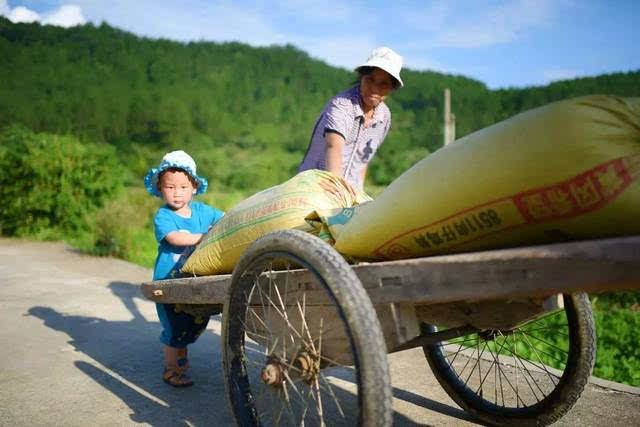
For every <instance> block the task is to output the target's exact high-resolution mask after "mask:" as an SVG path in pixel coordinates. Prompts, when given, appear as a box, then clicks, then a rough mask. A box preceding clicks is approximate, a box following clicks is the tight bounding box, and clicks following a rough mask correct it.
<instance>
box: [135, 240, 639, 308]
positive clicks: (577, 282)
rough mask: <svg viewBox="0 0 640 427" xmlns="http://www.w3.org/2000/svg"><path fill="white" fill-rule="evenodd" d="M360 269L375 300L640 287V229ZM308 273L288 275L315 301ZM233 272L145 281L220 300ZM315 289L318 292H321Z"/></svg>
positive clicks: (164, 290)
mask: <svg viewBox="0 0 640 427" xmlns="http://www.w3.org/2000/svg"><path fill="white" fill-rule="evenodd" d="M353 268H354V271H355V272H356V274H357V275H358V277H359V278H360V280H361V281H362V283H363V285H364V286H365V288H366V289H367V291H368V293H369V296H370V297H371V300H372V301H373V303H374V304H383V303H401V302H407V303H413V304H417V305H422V304H440V303H448V302H455V301H469V302H472V301H483V300H497V299H512V298H526V297H545V296H549V295H553V294H557V293H571V292H578V291H585V292H603V291H616V290H627V289H640V235H637V236H629V237H619V238H611V239H599V240H587V241H580V242H570V243H558V244H552V245H542V246H529V247H521V248H511V249H500V250H491V251H483V252H473V253H465V254H455V255H445V256H435V257H429V258H417V259H408V260H400V261H388V262H379V263H371V264H368V263H362V264H358V265H355V266H354V267H353ZM311 282H312V280H311V278H310V276H309V273H308V272H306V271H295V272H292V273H291V276H290V277H289V283H290V284H291V286H292V288H291V289H293V290H294V291H295V290H296V288H297V290H299V291H303V290H305V292H306V293H307V298H309V299H308V302H309V303H310V304H312V303H313V298H311V297H312V295H313V293H314V292H313V291H311V290H310V289H308V287H309V284H310V283H311ZM230 283H231V276H230V275H219V276H204V277H197V278H185V279H175V280H165V281H157V282H146V283H143V284H142V285H141V289H142V292H143V294H144V295H145V297H147V298H149V299H151V300H153V301H156V302H165V303H166V302H171V303H194V304H195V303H199V304H220V303H223V302H224V297H225V295H226V291H227V287H228V286H229V284H230ZM316 292H317V291H316Z"/></svg>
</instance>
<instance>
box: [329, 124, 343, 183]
mask: <svg viewBox="0 0 640 427" xmlns="http://www.w3.org/2000/svg"><path fill="white" fill-rule="evenodd" d="M324 140H325V141H326V142H327V150H326V153H325V158H326V162H327V166H326V167H327V171H328V172H331V173H333V174H335V175H338V176H342V152H343V151H344V138H343V137H342V135H340V134H338V133H335V132H327V133H326V134H325V135H324Z"/></svg>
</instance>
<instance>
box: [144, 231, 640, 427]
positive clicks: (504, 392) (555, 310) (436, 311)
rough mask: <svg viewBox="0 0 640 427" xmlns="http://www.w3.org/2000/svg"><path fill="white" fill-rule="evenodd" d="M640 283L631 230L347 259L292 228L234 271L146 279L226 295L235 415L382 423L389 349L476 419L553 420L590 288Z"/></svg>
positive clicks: (569, 375)
mask: <svg viewBox="0 0 640 427" xmlns="http://www.w3.org/2000/svg"><path fill="white" fill-rule="evenodd" d="M638 288H640V236H630V237H622V238H612V239H600V240H590V241H580V242H571V243H561V244H553V245H546V246H531V247H521V248H515V249H502V250H491V251H484V252H475V253H466V254H456V255H446V256H436V257H428V258H419V259H409V260H401V261H390V262H379V263H364V264H357V265H353V266H352V265H349V264H348V263H347V262H345V260H344V259H343V257H341V256H340V255H339V254H338V253H337V252H336V251H335V250H334V249H333V248H332V247H330V246H329V245H327V244H326V243H324V242H323V241H321V240H320V239H318V238H316V237H314V236H312V235H309V234H306V233H302V232H298V231H295V230H286V231H278V232H275V233H271V234H269V235H266V236H264V237H262V238H260V239H258V240H256V241H255V242H254V243H253V244H252V245H251V246H250V247H249V248H248V249H247V251H246V252H245V253H244V255H243V256H242V258H241V259H240V260H239V262H238V263H237V265H236V267H235V270H234V272H233V274H231V275H218V276H204V277H194V278H182V279H175V280H166V281H156V282H148V283H143V284H142V292H143V293H144V295H145V296H146V297H147V298H149V299H151V300H153V301H156V302H160V303H179V304H205V305H206V306H205V307H210V308H211V309H212V310H215V309H216V308H218V307H220V308H221V307H222V306H223V307H224V308H223V310H224V311H223V317H222V320H223V330H222V346H223V367H224V374H225V381H226V386H227V387H226V390H227V397H228V399H229V402H230V404H231V407H232V410H233V414H234V416H235V417H236V420H237V422H238V424H239V425H243V426H244V425H260V424H264V425H305V426H309V425H363V426H374V425H376V426H377V425H381V426H383V425H384V426H388V425H391V419H392V409H391V405H392V395H391V386H390V379H389V369H388V365H387V358H386V354H387V353H388V352H396V351H401V350H405V349H409V348H415V347H422V348H423V350H424V354H425V357H426V360H427V362H428V364H429V366H430V367H431V369H432V371H433V373H434V375H435V377H436V378H437V380H438V381H439V383H440V384H441V385H442V386H443V387H444V389H445V390H446V392H447V393H448V394H449V395H450V396H451V397H452V398H453V400H454V401H456V402H457V403H458V404H459V405H460V406H461V407H462V408H464V409H465V410H466V411H468V412H470V413H472V414H474V415H475V416H477V417H478V418H480V419H481V420H483V421H484V422H486V423H489V424H521V425H546V424H550V423H552V422H554V421H556V420H558V419H559V418H561V417H562V416H563V415H564V414H565V413H566V412H567V411H568V410H569V409H570V408H571V407H572V406H573V404H574V403H575V402H576V401H577V399H578V398H579V396H580V394H581V392H582V391H583V389H584V387H585V385H586V383H587V381H588V378H589V376H590V374H591V371H592V368H593V364H594V361H595V349H596V337H595V326H594V321H593V315H592V312H591V307H590V304H589V299H588V297H587V293H589V292H602V291H614V290H622V289H638ZM221 305H222V306H221ZM552 366H553V367H552ZM421 369H423V366H416V381H419V380H420V370H421Z"/></svg>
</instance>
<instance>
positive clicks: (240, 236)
mask: <svg viewBox="0 0 640 427" xmlns="http://www.w3.org/2000/svg"><path fill="white" fill-rule="evenodd" d="M367 200H371V198H370V197H369V196H367V195H366V194H365V193H363V192H357V191H356V190H354V189H353V187H351V185H349V184H348V183H347V182H346V181H344V180H343V179H342V178H340V177H338V176H336V175H333V174H331V173H329V172H324V171H320V170H308V171H304V172H301V173H299V174H298V175H296V176H295V177H293V178H291V179H290V180H288V181H286V182H285V183H283V184H280V185H277V186H275V187H271V188H268V189H266V190H264V191H261V192H259V193H256V194H254V195H253V196H251V197H249V198H248V199H245V200H243V201H242V202H240V203H239V204H238V205H236V206H235V207H234V208H233V209H231V210H229V211H228V212H227V213H226V214H225V216H224V217H222V219H221V220H220V221H218V222H217V223H216V224H215V225H214V226H213V227H212V228H211V230H210V231H209V233H207V235H206V236H205V238H204V239H203V240H202V242H201V243H200V244H199V245H198V248H197V249H196V250H195V252H194V253H193V254H192V255H191V256H190V257H189V259H188V260H187V262H186V263H185V265H184V266H183V267H182V272H183V273H187V274H197V275H207V274H220V273H229V272H231V271H232V270H233V267H234V265H235V263H236V261H237V260H238V259H239V258H240V256H241V255H242V253H243V252H244V250H245V249H246V248H247V247H248V246H249V245H250V244H251V243H252V242H253V241H254V240H256V239H257V238H259V237H260V236H263V235H264V234H266V233H269V232H271V231H276V230H284V229H290V228H297V229H302V230H305V231H309V232H313V229H312V228H311V227H310V226H309V225H308V224H307V223H306V221H305V217H306V216H307V215H308V214H309V213H311V212H313V211H314V210H315V209H327V208H340V207H342V208H346V207H351V206H354V205H355V204H357V203H361V202H364V201H367ZM316 234H318V233H316ZM321 237H322V236H321Z"/></svg>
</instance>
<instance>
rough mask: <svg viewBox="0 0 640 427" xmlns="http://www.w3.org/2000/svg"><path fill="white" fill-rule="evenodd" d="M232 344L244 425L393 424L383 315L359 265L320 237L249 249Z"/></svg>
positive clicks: (230, 367)
mask: <svg viewBox="0 0 640 427" xmlns="http://www.w3.org/2000/svg"><path fill="white" fill-rule="evenodd" d="M301 269H306V271H304V270H301ZM222 342H223V368H224V373H225V382H226V389H227V395H228V398H229V401H230V404H231V407H232V410H233V413H234V416H235V418H236V421H237V423H238V424H239V425H242V426H247V425H277V426H286V425H292V426H293V425H295V426H300V425H304V426H316V425H317V426H322V425H364V426H388V425H391V415H392V411H391V385H390V380H389V370H388V365H387V359H386V353H387V352H386V346H385V342H384V338H383V336H382V332H381V328H380V324H379V321H378V317H377V315H376V312H375V310H374V309H373V306H372V305H371V301H370V300H369V296H368V295H367V293H366V292H365V290H364V288H363V287H362V285H361V283H360V281H359V279H358V277H357V276H356V274H355V273H354V272H353V270H352V269H351V267H349V265H348V264H347V263H346V262H345V261H344V259H343V258H342V257H341V256H340V255H339V254H338V253H337V252H336V251H335V250H334V249H333V248H331V247H330V246H329V245H327V244H326V243H324V242H323V241H322V240H320V239H318V238H317V237H314V236H312V235H310V234H307V233H303V232H300V231H296V230H285V231H278V232H274V233H271V234H268V235H266V236H264V237H262V238H260V239H258V240H256V241H255V242H254V243H253V244H252V245H251V246H250V247H249V248H248V249H247V251H246V252H245V253H244V255H243V256H242V258H241V259H240V260H239V261H238V264H237V265H236V267H235V269H234V272H233V276H232V283H231V287H230V289H229V292H228V294H227V299H226V303H225V305H224V313H223V330H222Z"/></svg>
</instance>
